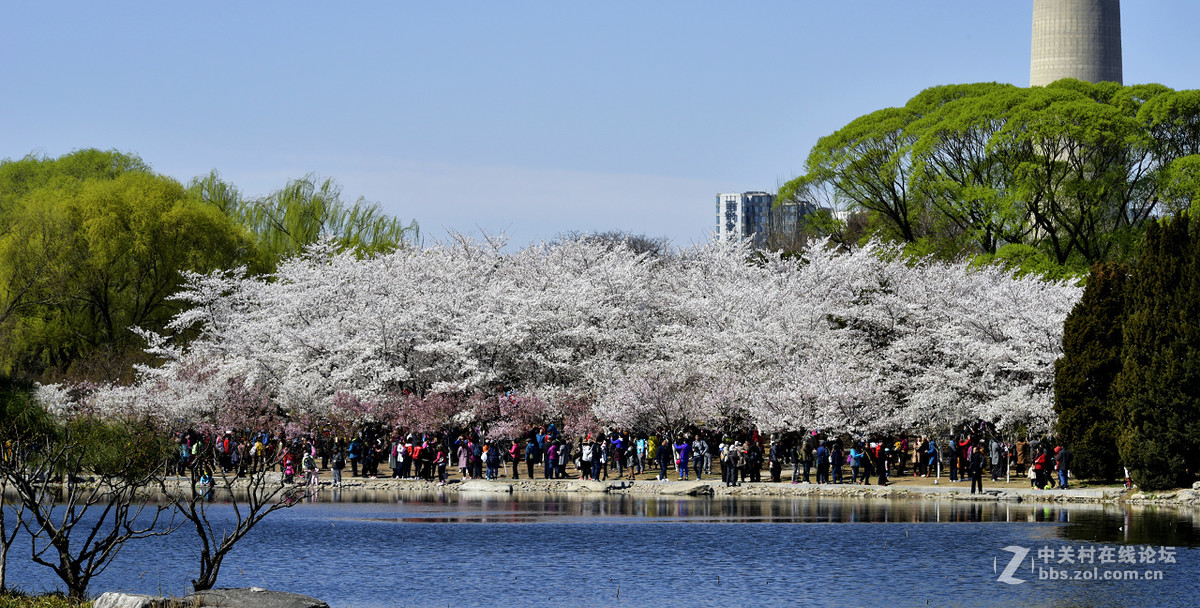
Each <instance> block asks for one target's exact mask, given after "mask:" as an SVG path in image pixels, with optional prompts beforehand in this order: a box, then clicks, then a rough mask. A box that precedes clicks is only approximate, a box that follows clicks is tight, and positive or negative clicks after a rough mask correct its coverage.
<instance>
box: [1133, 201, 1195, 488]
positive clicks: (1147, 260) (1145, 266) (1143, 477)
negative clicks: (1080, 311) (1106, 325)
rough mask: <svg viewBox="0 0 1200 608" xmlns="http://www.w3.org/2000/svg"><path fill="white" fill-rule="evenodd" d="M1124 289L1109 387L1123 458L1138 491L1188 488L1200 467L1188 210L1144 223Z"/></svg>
mask: <svg viewBox="0 0 1200 608" xmlns="http://www.w3.org/2000/svg"><path fill="white" fill-rule="evenodd" d="M1125 294H1126V295H1125V304H1124V305H1125V310H1126V316H1125V324H1124V326H1123V339H1124V348H1123V349H1122V367H1121V371H1120V373H1119V374H1118V375H1117V377H1116V379H1115V381H1114V383H1113V392H1112V399H1113V402H1114V403H1115V405H1116V409H1117V416H1118V421H1119V424H1120V429H1121V434H1120V437H1119V438H1118V448H1119V450H1120V455H1121V459H1122V461H1123V462H1124V463H1125V464H1126V466H1128V467H1129V468H1130V469H1131V470H1132V471H1133V475H1134V481H1135V482H1137V484H1138V485H1139V486H1140V487H1141V488H1143V489H1146V490H1157V489H1164V488H1171V487H1179V486H1190V485H1191V482H1192V480H1193V479H1194V478H1195V475H1196V473H1197V470H1198V467H1200V239H1197V238H1196V237H1195V235H1194V234H1193V233H1192V231H1191V230H1190V222H1189V219H1188V218H1187V217H1186V216H1177V217H1176V218H1175V219H1173V220H1171V221H1169V222H1164V223H1163V224H1162V225H1161V226H1160V225H1159V224H1158V223H1153V224H1151V225H1150V227H1149V230H1148V232H1147V234H1146V243H1145V247H1144V249H1143V251H1142V256H1141V258H1140V259H1139V260H1138V263H1137V265H1136V266H1135V267H1134V268H1133V270H1132V272H1130V274H1129V277H1128V279H1127V287H1126V291H1125Z"/></svg>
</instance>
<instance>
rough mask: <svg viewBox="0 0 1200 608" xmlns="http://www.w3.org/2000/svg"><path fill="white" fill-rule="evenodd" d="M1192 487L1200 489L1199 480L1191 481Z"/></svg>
mask: <svg viewBox="0 0 1200 608" xmlns="http://www.w3.org/2000/svg"><path fill="white" fill-rule="evenodd" d="M1192 489H1193V490H1200V481H1197V482H1196V483H1193V484H1192Z"/></svg>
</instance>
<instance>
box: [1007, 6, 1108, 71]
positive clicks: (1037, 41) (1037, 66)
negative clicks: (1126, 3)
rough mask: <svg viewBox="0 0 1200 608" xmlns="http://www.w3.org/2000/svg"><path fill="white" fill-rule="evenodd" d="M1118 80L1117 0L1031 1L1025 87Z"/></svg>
mask: <svg viewBox="0 0 1200 608" xmlns="http://www.w3.org/2000/svg"><path fill="white" fill-rule="evenodd" d="M1059 78H1076V79H1078V80H1084V81H1087V82H1116V83H1120V82H1121V2H1120V0H1033V45H1032V50H1031V52H1030V61H1029V86H1045V85H1048V84H1050V83H1051V82H1054V81H1055V80H1058V79H1059Z"/></svg>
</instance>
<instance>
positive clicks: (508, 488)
mask: <svg viewBox="0 0 1200 608" xmlns="http://www.w3.org/2000/svg"><path fill="white" fill-rule="evenodd" d="M458 491H459V492H494V493H500V494H512V491H513V487H512V484H510V483H500V482H497V481H488V480H486V479H472V480H470V481H464V482H462V483H461V484H458Z"/></svg>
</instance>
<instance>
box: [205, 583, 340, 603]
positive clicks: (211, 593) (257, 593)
mask: <svg viewBox="0 0 1200 608" xmlns="http://www.w3.org/2000/svg"><path fill="white" fill-rule="evenodd" d="M183 599H184V602H185V605H186V606H222V607H224V608H329V604H326V603H325V602H322V601H321V600H319V599H317V598H315V597H308V596H307V595H300V594H299V593H287V592H285V591H268V590H266V589H263V588H262V587H248V588H241V589H209V590H208V591H197V592H196V593H193V594H191V595H189V596H187V597H185V598H183Z"/></svg>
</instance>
